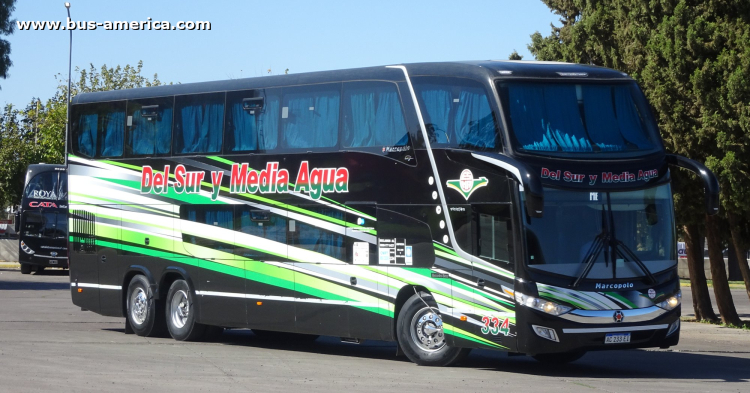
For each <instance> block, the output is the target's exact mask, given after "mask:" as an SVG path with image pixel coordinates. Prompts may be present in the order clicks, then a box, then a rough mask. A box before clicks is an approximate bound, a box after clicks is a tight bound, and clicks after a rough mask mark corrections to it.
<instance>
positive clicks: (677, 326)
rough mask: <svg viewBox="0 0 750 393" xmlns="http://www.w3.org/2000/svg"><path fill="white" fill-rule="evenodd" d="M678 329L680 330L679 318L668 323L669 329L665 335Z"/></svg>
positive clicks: (669, 334)
mask: <svg viewBox="0 0 750 393" xmlns="http://www.w3.org/2000/svg"><path fill="white" fill-rule="evenodd" d="M678 330H680V320H679V319H678V320H676V321H674V322H672V324H671V325H669V331H668V332H667V337H669V336H671V335H672V333H674V332H676V331H678Z"/></svg>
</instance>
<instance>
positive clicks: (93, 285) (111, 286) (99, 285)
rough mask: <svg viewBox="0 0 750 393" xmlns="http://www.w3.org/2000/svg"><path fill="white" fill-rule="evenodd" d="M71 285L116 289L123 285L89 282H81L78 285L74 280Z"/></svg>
mask: <svg viewBox="0 0 750 393" xmlns="http://www.w3.org/2000/svg"><path fill="white" fill-rule="evenodd" d="M70 286H71V287H73V288H75V287H76V286H77V287H79V288H99V289H115V290H121V289H122V287H121V286H119V285H104V284H91V283H87V282H79V283H78V284H77V285H76V283H74V282H72V283H70Z"/></svg>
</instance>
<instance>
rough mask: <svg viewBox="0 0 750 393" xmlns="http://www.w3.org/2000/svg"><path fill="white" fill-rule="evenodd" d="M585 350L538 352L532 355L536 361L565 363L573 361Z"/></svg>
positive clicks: (581, 355)
mask: <svg viewBox="0 0 750 393" xmlns="http://www.w3.org/2000/svg"><path fill="white" fill-rule="evenodd" d="M585 354H586V352H585V351H581V352H562V353H540V354H538V355H534V356H532V357H533V358H534V359H535V360H536V361H538V362H541V363H548V364H565V363H571V362H575V361H576V360H578V359H580V358H582V357H583V355H585Z"/></svg>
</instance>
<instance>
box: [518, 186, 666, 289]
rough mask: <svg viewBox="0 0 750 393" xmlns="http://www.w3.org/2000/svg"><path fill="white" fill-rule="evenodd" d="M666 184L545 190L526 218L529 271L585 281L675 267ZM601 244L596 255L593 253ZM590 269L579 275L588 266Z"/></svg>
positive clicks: (628, 276) (645, 273) (644, 274)
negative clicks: (537, 213) (538, 210)
mask: <svg viewBox="0 0 750 393" xmlns="http://www.w3.org/2000/svg"><path fill="white" fill-rule="evenodd" d="M672 209H673V208H672V193H671V190H670V186H669V184H665V185H661V186H657V187H654V188H650V189H646V190H639V191H625V192H588V191H586V192H582V191H564V190H558V189H552V188H545V190H544V217H542V218H526V222H525V227H526V228H525V230H526V242H527V245H528V249H529V256H528V259H527V265H528V267H529V268H531V269H534V270H538V271H544V272H548V273H554V274H559V275H565V276H570V277H576V278H577V277H579V276H581V275H584V274H585V278H586V279H612V278H637V277H644V276H647V275H648V272H645V271H644V269H643V268H642V267H645V268H646V269H648V271H649V272H650V273H652V274H655V273H658V272H661V271H664V270H666V269H668V268H671V267H673V266H674V265H675V264H676V263H677V257H676V246H675V245H676V243H675V233H674V218H673V210H672ZM597 243H602V247H601V252H595V251H593V250H594V249H595V248H596V246H597ZM589 261H590V262H591V264H592V266H591V270H590V271H589V272H588V273H584V269H585V266H586V265H587V262H589Z"/></svg>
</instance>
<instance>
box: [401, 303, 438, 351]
mask: <svg viewBox="0 0 750 393" xmlns="http://www.w3.org/2000/svg"><path fill="white" fill-rule="evenodd" d="M410 326H411V328H410V329H409V330H410V332H411V339H412V341H413V342H414V343H415V344H416V345H417V346H418V347H419V348H420V349H422V350H424V351H427V352H435V351H439V350H440V349H442V348H443V347H444V346H445V333H444V332H443V319H442V318H441V317H440V315H439V314H437V313H435V312H434V311H433V310H432V309H431V308H428V307H425V308H422V309H421V310H419V311H417V312H416V313H415V314H414V317H413V318H412V320H411V325H410Z"/></svg>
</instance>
